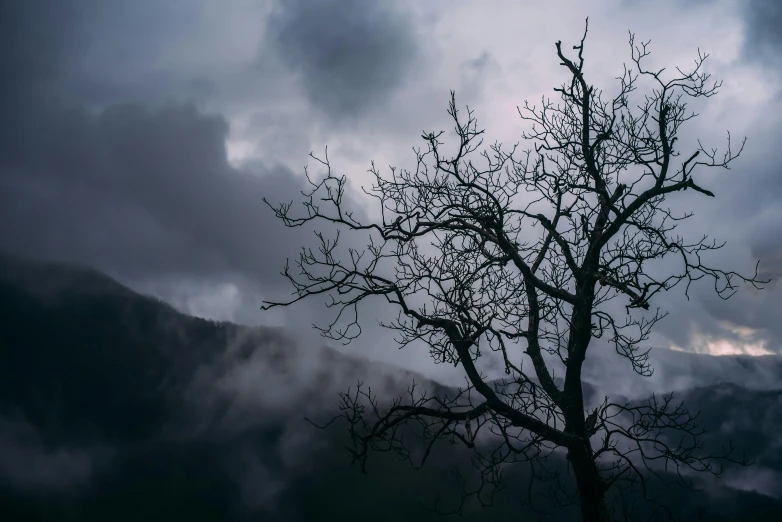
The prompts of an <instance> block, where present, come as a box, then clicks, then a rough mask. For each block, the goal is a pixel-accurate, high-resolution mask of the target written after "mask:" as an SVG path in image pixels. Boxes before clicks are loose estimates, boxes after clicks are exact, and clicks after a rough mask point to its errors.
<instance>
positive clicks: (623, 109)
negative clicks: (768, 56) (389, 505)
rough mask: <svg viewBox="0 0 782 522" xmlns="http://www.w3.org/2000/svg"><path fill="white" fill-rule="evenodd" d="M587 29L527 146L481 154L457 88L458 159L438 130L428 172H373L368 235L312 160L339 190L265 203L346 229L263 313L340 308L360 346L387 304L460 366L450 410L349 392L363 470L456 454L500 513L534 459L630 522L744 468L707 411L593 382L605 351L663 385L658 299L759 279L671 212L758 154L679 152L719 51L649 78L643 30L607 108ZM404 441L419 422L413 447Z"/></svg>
mask: <svg viewBox="0 0 782 522" xmlns="http://www.w3.org/2000/svg"><path fill="white" fill-rule="evenodd" d="M586 34H587V33H586V31H585V32H584V36H583V38H582V39H581V41H580V44H579V45H576V46H574V47H573V51H574V54H575V56H569V55H568V54H567V53H565V52H564V51H563V50H562V45H561V42H557V43H556V55H557V57H558V58H559V60H560V64H561V65H562V66H563V68H564V69H565V70H566V73H567V80H566V81H565V82H564V83H563V84H562V85H561V86H560V87H558V88H555V89H554V91H555V92H556V93H557V95H558V98H559V99H558V100H557V101H556V102H555V101H552V100H550V99H548V98H545V97H544V99H543V100H541V103H540V105H530V104H529V103H527V102H525V103H524V105H523V107H520V108H519V115H520V116H521V118H522V119H523V120H525V121H527V122H529V123H530V130H528V131H527V132H525V133H524V134H523V135H522V137H523V138H524V139H525V140H526V141H528V142H529V143H531V148H529V149H527V150H524V151H521V152H520V151H519V150H518V146H513V147H511V148H510V149H504V148H503V147H502V145H500V144H499V143H494V144H492V145H490V146H489V147H488V149H483V148H482V145H483V134H484V131H483V130H482V129H479V127H478V123H477V120H476V118H475V116H474V113H473V111H471V110H470V109H469V108H467V109H466V110H465V111H464V112H461V111H459V110H458V109H457V104H456V98H455V94H454V93H453V92H451V98H450V103H449V106H448V114H449V115H450V117H451V119H452V120H453V123H454V131H455V135H456V137H457V143H458V148H457V149H456V153H455V154H454V155H445V153H444V152H443V150H442V146H443V141H441V140H442V139H443V135H444V132H443V131H440V132H425V133H424V134H423V135H422V139H423V141H424V144H425V145H424V147H422V148H414V152H415V157H416V163H415V167H414V168H412V169H397V168H394V167H390V169H389V172H387V173H381V171H380V170H379V169H378V168H377V167H376V166H375V164H374V163H372V166H371V169H370V172H371V173H372V174H373V175H374V177H375V184H374V185H373V186H372V187H370V188H369V189H364V193H365V194H367V195H368V196H370V197H372V198H374V199H375V200H376V202H377V205H378V208H379V210H380V215H379V218H378V220H375V221H371V220H370V221H362V220H359V219H358V218H356V217H355V216H354V214H353V213H352V212H351V211H350V209H349V208H348V207H347V205H346V204H345V190H346V186H347V178H346V177H345V176H344V175H343V176H337V175H334V174H333V173H332V166H331V163H330V161H329V158H328V151H326V154H325V155H324V156H323V157H322V158H319V157H316V156H314V155H311V156H312V157H313V158H314V159H315V160H317V161H318V162H319V163H320V164H321V165H322V166H323V167H325V169H326V175H325V177H324V178H322V179H320V180H313V179H312V178H311V177H310V176H309V175H308V179H309V180H310V184H311V190H309V191H306V192H303V193H302V194H303V196H304V201H303V208H304V212H303V213H301V214H297V213H295V212H294V211H293V204H292V203H287V204H280V205H277V206H275V205H270V206H271V208H272V209H273V210H274V211H275V213H276V215H277V216H278V217H279V218H280V219H281V220H282V221H283V222H284V223H285V225H287V226H289V227H297V226H301V225H304V224H305V223H309V222H312V221H317V222H321V223H324V224H326V225H328V227H329V229H332V230H333V229H337V233H336V235H335V236H333V237H327V236H325V235H324V234H323V233H320V232H319V233H317V237H318V239H319V242H320V245H319V247H318V248H317V249H314V250H313V249H311V248H304V249H303V250H302V252H301V255H300V257H299V259H298V260H297V261H296V263H295V268H296V269H295V270H292V269H291V267H290V265H286V267H285V270H284V275H285V276H286V277H287V278H288V279H289V280H290V282H291V284H292V285H293V288H294V290H295V297H294V298H292V299H291V300H289V301H286V302H274V303H267V305H266V306H265V308H271V307H275V306H289V305H291V304H294V303H296V302H298V301H300V300H302V299H305V298H311V297H314V296H320V295H324V296H328V299H329V301H328V302H327V306H328V307H330V308H333V309H335V310H336V312H337V313H336V314H335V319H334V320H333V322H331V323H330V324H327V325H325V326H322V327H319V329H320V330H321V332H322V334H323V335H324V336H326V337H328V338H330V339H335V340H340V341H343V342H350V341H351V340H352V339H354V338H355V337H356V336H358V335H359V334H360V332H361V328H360V326H359V322H358V317H359V305H360V303H361V302H363V301H364V300H365V299H367V298H370V297H380V298H383V299H385V300H386V301H387V302H388V303H390V304H391V305H394V306H395V307H396V308H397V309H398V315H397V316H396V318H394V319H393V320H391V321H386V322H384V323H382V324H383V326H386V327H388V328H391V329H393V330H395V331H396V332H397V334H398V335H397V339H396V340H397V342H398V343H399V344H400V345H401V346H406V345H408V344H411V343H423V344H425V345H426V346H428V347H429V350H430V353H431V356H432V357H433V359H434V360H435V361H437V362H440V363H449V364H453V365H459V366H461V368H462V369H463V370H464V373H465V376H466V385H465V386H464V387H462V388H461V389H460V390H459V393H457V394H456V395H455V396H442V397H440V396H427V395H426V394H425V393H423V394H422V393H417V391H416V389H415V387H412V388H411V390H410V394H409V396H408V397H403V398H400V399H398V400H396V401H394V402H393V403H392V404H390V405H389V404H380V403H379V402H378V400H377V398H376V397H375V396H374V395H373V394H372V393H371V391H367V390H364V389H363V388H362V387H361V386H359V387H358V388H357V389H354V390H348V392H347V393H345V394H343V395H342V411H343V413H344V415H343V417H344V418H345V419H346V420H347V421H348V424H349V426H350V430H351V434H352V435H353V440H354V443H355V445H354V447H352V448H350V451H351V454H352V455H353V457H354V458H355V459H356V460H358V461H359V462H361V464H362V466H364V465H365V464H366V459H367V455H368V451H369V450H370V449H375V450H395V451H398V452H399V453H400V454H402V455H403V456H404V457H406V458H410V459H411V460H415V464H416V465H420V464H421V463H422V462H423V461H425V459H426V456H427V455H428V452H429V448H431V446H432V444H434V443H435V442H436V441H438V440H450V441H452V442H461V443H464V444H466V445H467V446H468V447H470V448H472V449H473V451H474V463H475V465H476V466H477V468H478V470H479V471H480V480H479V481H478V483H477V485H475V486H474V487H469V486H465V487H466V489H465V494H464V498H465V499H468V498H470V497H474V498H477V499H478V500H480V501H481V502H487V503H488V502H490V498H491V491H493V490H494V489H496V488H497V487H499V485H500V484H501V474H502V466H503V465H505V464H508V463H513V462H519V461H525V462H527V463H528V464H529V465H530V466H532V468H533V470H534V471H535V473H534V474H533V475H534V477H535V478H537V479H539V480H543V481H546V482H547V483H549V484H554V485H555V486H556V487H554V488H553V489H552V497H551V499H552V500H554V501H556V502H558V503H562V502H565V503H566V502H578V503H580V506H581V510H582V514H583V518H584V520H586V521H603V520H612V519H614V518H617V517H620V516H625V517H628V516H630V514H631V512H632V506H630V505H629V504H628V503H627V502H625V497H624V494H623V493H622V492H623V491H625V490H626V489H627V488H638V487H640V488H641V489H642V490H643V492H644V493H646V488H647V481H648V479H649V478H651V477H653V476H657V477H658V478H662V479H663V480H668V479H670V478H671V477H673V479H674V480H675V481H678V482H679V483H680V484H682V485H684V486H687V487H694V484H695V482H694V481H693V479H692V477H691V474H690V473H689V472H690V471H699V472H706V473H711V474H720V473H721V470H722V468H721V466H720V465H719V462H720V461H725V460H727V461H733V462H739V463H742V464H746V462H745V461H743V460H742V459H735V458H734V457H733V448H732V447H727V448H724V451H720V452H717V453H713V452H708V451H705V450H704V449H703V448H702V443H701V439H700V435H701V434H702V433H703V430H702V428H701V427H700V426H699V425H698V423H697V415H695V414H692V413H690V412H689V411H688V410H687V409H686V408H684V406H683V405H681V404H677V403H676V402H675V401H673V399H672V397H671V396H668V397H664V398H653V399H652V400H650V401H649V402H648V403H646V404H643V405H631V404H626V403H621V404H619V403H613V402H611V401H610V400H609V399H608V398H606V399H605V400H604V401H603V402H602V403H601V404H600V405H599V406H598V407H596V408H594V409H591V410H590V409H587V404H585V401H584V391H583V383H582V379H581V373H582V365H583V363H584V360H585V358H586V356H587V352H588V348H589V347H590V346H591V345H592V340H593V339H599V340H601V341H602V342H606V343H609V344H610V345H612V346H613V347H614V349H615V350H616V353H617V354H618V355H619V356H621V357H623V358H626V359H627V360H628V361H629V362H630V363H631V366H632V368H633V370H634V371H635V372H636V373H638V374H640V375H642V376H648V375H651V373H652V368H651V367H650V365H649V361H648V354H649V348H644V346H643V344H644V342H645V341H647V340H648V338H649V334H650V332H651V330H652V328H653V327H654V326H655V325H656V324H657V322H658V321H660V320H661V319H662V318H663V317H664V316H665V313H664V312H661V311H660V310H659V309H658V308H655V307H653V306H652V305H653V302H654V298H655V296H657V295H658V294H659V293H660V292H664V291H669V290H671V289H673V288H674V287H676V286H679V285H680V284H683V286H684V288H685V292H687V291H688V290H689V287H690V284H691V283H693V282H694V281H698V280H700V279H707V280H710V281H711V282H712V283H713V285H714V290H715V292H716V293H717V294H718V295H719V296H720V297H722V298H725V299H727V298H729V297H730V296H731V295H733V293H734V292H735V291H736V290H737V288H738V286H739V284H741V283H749V284H752V285H754V286H755V287H757V288H759V287H760V284H761V283H762V282H763V281H760V280H758V278H757V267H756V271H755V274H754V275H752V276H745V275H741V274H739V273H737V272H734V271H728V270H723V269H721V268H718V267H714V266H711V265H710V264H709V263H708V259H707V258H708V254H709V253H710V252H712V251H714V250H718V249H720V248H721V247H722V246H723V243H718V242H716V241H714V240H711V239H709V238H708V236H705V235H704V236H702V237H700V238H696V239H686V238H684V237H682V236H681V235H679V234H678V233H677V230H676V229H677V225H678V224H679V223H680V222H681V221H683V220H686V219H687V218H689V217H690V216H691V215H692V213H691V212H688V211H683V212H677V211H675V210H672V209H671V208H669V207H668V206H666V202H671V203H673V202H676V203H677V204H678V206H680V207H682V206H683V207H684V208H686V205H682V204H681V203H682V202H683V201H684V199H683V196H684V195H685V194H689V193H692V195H693V197H696V196H709V197H714V194H713V193H712V192H711V191H710V190H708V189H707V188H705V187H704V186H702V184H701V180H702V179H703V175H702V172H703V171H704V170H705V169H708V168H723V169H728V168H729V165H730V164H731V163H732V162H733V160H735V159H736V158H737V157H738V156H739V154H740V153H741V151H742V150H743V147H744V143H745V141H746V138H745V139H744V140H742V142H741V144H740V146H739V147H738V150H734V148H733V147H732V142H731V136H730V134H728V139H727V146H726V148H725V150H724V151H723V152H722V153H721V154H720V153H718V151H717V150H716V149H707V148H705V147H704V146H703V145H702V144H701V143H700V142H698V147H697V148H696V149H695V150H692V151H680V150H679V149H678V148H677V145H678V140H679V137H680V131H681V129H682V126H683V125H684V124H685V123H686V122H687V121H689V120H690V119H692V118H693V117H695V116H696V114H695V113H693V112H692V111H690V110H689V109H688V107H687V102H688V101H690V100H693V99H697V98H709V97H711V96H713V95H715V94H716V93H717V91H718V89H719V87H720V85H721V84H720V83H719V82H711V81H710V76H709V75H708V74H707V73H705V72H704V71H703V64H704V62H705V60H706V58H707V56H708V55H706V54H703V53H701V52H700V51H698V56H697V59H696V60H695V64H694V66H693V67H692V68H691V69H687V70H683V69H680V68H676V70H675V72H668V71H665V70H664V69H661V70H657V71H655V70H650V69H647V68H646V66H645V59H646V57H647V56H648V54H649V52H648V42H647V43H637V42H636V40H635V38H634V36H633V35H632V34H631V35H630V49H631V62H632V63H631V65H630V66H629V67H628V66H625V68H624V71H623V73H622V75H621V76H620V77H619V78H617V80H618V83H619V92H618V93H617V94H616V95H615V96H614V97H612V98H610V99H604V96H603V92H602V91H601V90H600V89H598V88H596V87H595V86H593V85H591V84H590V83H589V82H588V80H587V78H586V75H585V73H584V41H585V39H586ZM641 84H643V86H644V87H645V88H646V91H645V94H643V95H642V96H639V95H638V94H637V93H636V89H637V88H638V87H639V86H641ZM682 152H684V154H683V155H682ZM267 204H268V202H267ZM342 230H349V231H353V232H363V233H366V234H367V236H368V244H367V246H366V248H365V249H363V250H357V249H354V248H348V249H346V250H341V249H340V246H341V245H340V243H339V237H340V231H342ZM487 351H488V352H495V353H496V354H498V355H499V357H500V359H501V360H502V362H503V366H504V370H505V374H506V377H505V378H503V379H500V380H497V381H489V380H487V379H486V376H485V375H483V374H482V373H481V372H480V370H479V368H478V366H477V360H478V359H479V358H480V357H481V356H482V355H485V354H486V353H487ZM403 426H406V427H409V426H417V427H418V430H417V434H418V436H419V437H420V441H419V443H416V444H417V445H416V446H415V447H412V446H411V444H409V443H408V439H407V438H405V437H403V434H404V433H406V432H405V430H403V429H402V427H403ZM405 429H406V428H405ZM419 447H423V448H425V449H424V450H423V453H421V452H420V451H417V450H416V448H419ZM557 448H563V449H564V451H565V453H566V454H567V459H568V461H569V465H570V468H571V469H572V473H573V476H574V478H575V487H573V486H574V485H573V484H572V481H570V482H569V481H568V479H567V477H565V478H564V479H561V478H560V477H559V476H558V474H557V473H556V471H552V470H549V469H547V467H546V465H545V464H546V461H547V460H548V457H549V456H550V455H551V454H552V452H555V451H556V450H557ZM414 456H415V459H414ZM669 473H672V475H671V474H669ZM530 487H532V486H530ZM655 505H656V504H655ZM460 508H461V506H458V507H457V510H458V509H460ZM660 513H666V511H665V510H664V509H663V508H660Z"/></svg>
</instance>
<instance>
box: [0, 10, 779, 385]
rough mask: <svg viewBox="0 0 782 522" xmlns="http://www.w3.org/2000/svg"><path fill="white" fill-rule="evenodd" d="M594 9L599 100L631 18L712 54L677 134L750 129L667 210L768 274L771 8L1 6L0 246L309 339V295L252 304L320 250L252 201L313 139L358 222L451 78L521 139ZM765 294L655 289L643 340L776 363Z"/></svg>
mask: <svg viewBox="0 0 782 522" xmlns="http://www.w3.org/2000/svg"><path fill="white" fill-rule="evenodd" d="M587 16H589V20H590V22H589V23H590V33H589V37H588V40H587V49H586V53H585V55H586V60H587V73H588V75H589V78H590V79H591V82H592V83H593V84H596V85H598V86H599V87H601V88H604V89H605V91H606V92H612V91H613V89H615V88H616V82H615V81H614V80H613V78H614V77H615V76H617V75H619V74H620V73H621V71H622V64H623V63H624V62H625V61H627V60H628V59H629V47H628V45H627V40H628V30H630V31H632V32H634V33H636V34H637V38H638V39H640V40H644V41H646V40H648V39H651V40H652V47H651V50H652V53H653V54H652V56H651V62H652V64H653V65H656V66H659V67H669V68H671V69H672V68H673V67H674V66H676V65H682V66H687V65H689V64H691V63H692V60H693V58H694V57H695V56H696V53H697V50H698V49H699V48H700V49H701V50H703V51H705V52H708V53H710V55H711V56H710V58H709V60H708V62H707V70H708V71H709V72H711V73H712V74H713V75H714V77H715V78H719V79H723V80H724V84H723V87H722V89H721V92H720V94H719V96H717V97H715V98H711V99H709V100H708V102H707V103H704V104H700V105H698V106H697V109H698V112H699V113H700V117H699V118H697V119H696V120H693V121H692V122H690V124H689V126H688V127H686V129H685V130H684V131H683V139H682V140H681V141H682V142H683V145H684V146H686V145H688V144H690V145H691V144H692V143H694V140H695V139H697V138H700V139H702V140H703V142H704V144H705V145H706V146H715V147H716V146H720V147H721V146H723V145H724V139H725V136H726V131H727V130H730V131H731V134H732V135H733V136H739V137H741V136H745V135H746V136H748V138H749V141H748V143H747V147H746V149H745V152H744V154H743V155H742V156H741V158H740V159H739V160H737V161H736V162H735V163H734V166H733V169H732V170H730V171H721V172H719V173H714V174H709V175H708V177H707V178H705V179H704V181H703V183H702V184H703V185H706V186H707V188H709V189H710V190H713V191H714V192H715V193H716V195H717V198H716V199H710V198H698V197H696V196H693V195H692V194H690V193H687V194H686V196H684V197H681V198H678V199H672V200H671V205H672V206H673V207H674V208H680V209H693V210H694V211H695V212H696V216H695V218H694V219H693V222H692V230H695V231H696V232H697V233H704V232H705V233H708V234H710V235H712V234H713V235H714V236H715V237H716V238H718V239H721V240H726V241H727V242H728V244H727V247H726V248H725V249H724V250H722V251H721V252H719V253H718V254H716V255H715V257H714V258H713V259H714V261H715V264H720V265H722V266H725V268H731V269H737V270H742V271H745V272H747V271H749V272H751V270H752V268H753V267H754V264H755V262H756V261H757V260H758V259H760V260H761V274H762V275H763V276H766V277H770V278H778V277H779V276H782V167H780V162H779V161H778V154H777V153H778V147H777V146H776V145H777V144H778V142H779V138H780V134H782V120H780V118H779V114H782V111H781V110H780V109H782V97H781V96H780V94H781V93H782V74H780V72H779V71H780V66H782V59H780V56H782V53H780V51H782V30H781V29H780V28H781V27H782V5H780V4H779V2H777V1H776V0H697V1H693V0H688V1H685V0H678V1H676V0H660V1H658V2H640V1H638V0H593V1H590V2H580V1H575V0H568V1H553V0H550V1H548V2H532V1H521V0H518V1H499V0H497V1H488V0H487V1H478V0H470V1H468V0H448V1H446V0H431V1H427V2H416V1H412V0H399V1H391V0H389V1H383V2H368V1H362V0H317V1H315V0H286V1H284V2H283V1H280V2H271V1H263V0H222V1H220V2H217V1H212V0H182V1H169V2H164V1H160V0H136V1H133V2H127V1H124V0H18V1H8V2H2V3H0V77H2V78H3V80H2V83H0V248H2V249H5V250H9V251H12V252H17V253H22V254H26V255H29V256H32V257H36V258H46V259H58V260H66V261H76V262H80V263H85V264H88V265H92V266H94V267H96V268H99V269H101V270H103V271H106V272H107V273H109V274H111V275H113V276H115V277H117V278H118V279H120V280H121V281H123V282H126V283H128V284H130V285H131V286H133V287H134V288H137V289H140V290H142V291H144V292H147V293H152V294H156V295H158V296H160V297H162V298H164V299H166V300H168V301H170V302H172V303H173V304H175V305H176V306H178V307H179V308H181V309H183V310H184V311H187V312H190V313H194V314H197V315H201V316H207V317H214V318H218V319H230V320H235V321H239V322H243V323H247V324H274V325H283V326H286V327H289V328H291V329H294V330H295V331H296V332H299V333H300V335H302V336H303V337H306V338H308V339H309V338H311V337H307V336H308V335H311V334H308V333H305V332H308V331H309V330H308V328H306V327H308V325H309V324H310V323H311V322H313V321H317V320H318V318H321V317H322V310H323V307H322V305H321V303H318V302H310V303H307V304H304V305H302V306H300V307H298V308H296V309H293V310H288V311H276V312H274V313H262V312H261V311H260V310H259V305H260V302H261V301H262V300H263V299H269V298H275V297H279V296H281V295H283V294H284V293H286V292H289V287H288V286H287V284H286V281H285V280H284V279H283V278H282V277H281V276H280V275H279V271H280V270H281V269H282V267H283V265H284V262H285V258H286V257H287V256H294V255H296V253H297V250H298V248H299V247H300V246H302V245H305V244H308V243H311V241H312V239H313V236H312V231H311V230H303V229H296V230H286V229H284V228H282V226H281V225H280V224H279V223H278V222H277V221H276V220H275V218H274V216H273V214H272V213H271V211H270V210H269V209H268V208H267V207H266V206H265V205H264V204H263V203H262V201H261V198H262V197H266V198H268V199H269V200H271V201H290V200H291V199H296V197H297V195H298V191H299V190H301V188H302V187H303V181H304V177H303V173H304V171H303V167H304V165H306V164H307V159H308V158H307V154H308V153H309V152H310V151H314V152H316V153H319V152H321V151H323V149H324V147H325V146H327V145H328V147H329V157H330V159H331V161H332V165H333V166H334V168H335V169H336V170H337V171H338V173H339V174H342V173H344V174H345V175H347V177H348V178H349V180H350V183H351V187H352V189H354V190H355V195H354V200H355V202H356V204H358V205H359V206H362V207H364V208H363V210H364V212H366V213H368V214H370V215H372V213H373V212H374V211H375V210H374V209H373V208H372V206H371V204H369V203H367V202H366V200H365V199H363V198H362V197H361V196H360V194H359V192H358V188H359V187H360V186H361V185H367V184H369V183H370V178H369V177H368V175H367V173H366V171H367V169H368V168H369V165H370V161H372V160H374V161H375V162H376V164H377V165H379V166H381V167H382V166H385V165H399V166H402V167H405V166H408V167H409V166H411V165H412V164H413V161H414V156H413V154H412V151H411V147H412V146H414V145H416V146H417V145H420V144H421V143H420V135H421V132H422V130H427V131H429V130H440V129H443V128H446V127H447V125H448V121H447V114H446V108H447V102H448V92H449V90H451V89H454V90H456V93H457V102H459V103H461V104H468V105H470V107H471V108H473V109H475V111H476V115H477V117H478V119H479V123H480V124H481V126H483V127H485V128H486V129H487V138H488V141H490V142H492V141H494V140H498V141H501V142H504V143H508V144H511V143H515V142H517V141H519V139H520V134H521V132H522V131H523V130H525V129H526V128H527V127H526V126H525V123H524V122H523V121H521V120H520V118H519V116H518V113H517V111H516V107H517V106H518V105H521V104H523V102H524V100H526V99H528V100H530V101H532V102H534V101H536V100H539V99H540V97H541V96H543V95H552V94H553V91H552V88H553V87H555V86H558V85H559V84H560V83H561V82H562V81H564V80H565V79H566V75H565V71H564V70H563V68H562V67H560V66H559V64H558V60H557V58H556V55H555V48H554V42H555V41H557V40H562V41H563V43H564V47H565V48H566V49H567V48H569V46H570V45H572V44H576V43H577V42H578V40H579V39H580V37H581V34H582V32H583V27H584V19H585V18H586V17H587ZM523 145H524V144H522V146H523ZM527 146H529V144H527ZM313 168H314V167H313ZM315 172H317V171H315ZM365 205H366V206H365ZM696 235H697V234H696ZM781 297H782V286H779V285H777V284H776V283H773V282H772V284H771V285H769V287H768V289H766V290H764V291H762V292H757V291H749V290H744V291H742V292H740V293H739V294H738V295H737V296H735V297H734V298H733V299H731V300H730V301H727V302H724V301H722V300H720V299H719V298H717V297H716V296H715V295H713V292H711V291H710V288H709V286H708V285H703V286H699V287H697V288H696V289H695V291H694V292H693V293H692V295H691V299H690V300H689V301H687V300H686V299H685V298H684V297H683V295H682V292H674V293H672V294H670V295H665V296H661V298H660V299H659V301H658V303H657V304H659V305H660V306H661V307H662V308H664V309H667V310H669V311H670V312H672V313H671V315H670V316H669V318H667V319H666V320H665V321H664V322H663V323H661V324H660V326H659V327H658V331H657V334H656V337H655V338H654V339H653V341H654V345H655V346H660V347H662V348H674V349H678V350H689V351H699V352H706V353H712V354H731V353H747V354H751V355H761V354H768V353H781V352H782V342H781V341H782V321H779V320H778V318H779V317H782V298H781ZM377 311H378V312H380V309H378V310H377ZM370 315H371V314H370ZM368 322H369V323H371V322H372V318H371V317H370V318H369V320H368ZM312 335H314V334H312ZM389 342H390V336H388V335H387V334H386V335H385V337H384V336H383V335H382V334H375V333H374V332H373V335H371V336H367V337H365V338H364V339H360V340H359V341H357V343H356V344H355V346H353V347H351V348H350V349H351V350H359V351H362V352H364V353H368V354H370V355H371V356H372V357H376V358H380V359H383V360H387V361H392V362H395V363H397V364H401V365H406V366H412V367H415V368H416V369H418V370H419V371H424V372H435V371H441V370H435V369H434V368H433V366H432V365H430V364H429V363H428V362H427V361H428V355H427V353H426V352H425V351H421V350H418V351H415V350H409V351H405V352H402V353H400V352H397V351H396V350H395V349H394V348H389Z"/></svg>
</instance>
